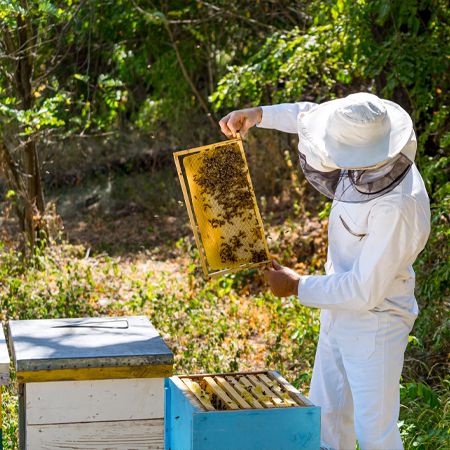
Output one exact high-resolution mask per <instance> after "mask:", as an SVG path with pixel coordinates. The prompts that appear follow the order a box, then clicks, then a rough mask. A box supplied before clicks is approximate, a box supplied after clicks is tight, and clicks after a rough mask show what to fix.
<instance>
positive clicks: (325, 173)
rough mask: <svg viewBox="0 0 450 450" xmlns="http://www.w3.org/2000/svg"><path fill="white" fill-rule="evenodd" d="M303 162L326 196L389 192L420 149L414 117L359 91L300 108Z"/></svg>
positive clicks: (357, 198) (359, 197) (346, 198)
mask: <svg viewBox="0 0 450 450" xmlns="http://www.w3.org/2000/svg"><path fill="white" fill-rule="evenodd" d="M297 121H298V130H299V131H298V133H299V146H298V148H299V153H300V163H301V166H302V169H303V172H304V173H305V176H306V178H307V180H308V181H309V182H310V183H311V184H312V185H313V186H314V187H315V188H316V189H317V190H318V191H319V192H321V193H322V194H324V195H325V196H327V197H329V198H331V199H333V200H337V201H343V202H349V203H359V202H366V201H369V200H372V199H374V198H377V197H380V196H381V195H384V194H386V193H387V192H390V191H391V190H392V189H394V188H395V187H396V186H397V185H398V184H399V183H401V181H402V180H403V179H404V178H405V176H406V174H407V173H408V171H409V170H410V168H411V166H412V164H413V161H414V157H415V154H416V148H417V143H416V136H415V133H414V129H413V125H412V121H411V118H410V117H409V115H408V114H407V113H406V111H405V110H404V109H403V108H401V107H400V106H398V105H397V104H395V103H393V102H391V101H389V100H382V99H379V98H378V97H377V96H376V95H373V94H367V93H359V94H353V95H349V96H348V97H346V98H344V99H338V100H332V101H330V102H327V103H323V104H321V105H318V106H316V107H314V108H313V109H311V110H310V111H308V112H307V113H301V114H300V115H299V117H298V119H297Z"/></svg>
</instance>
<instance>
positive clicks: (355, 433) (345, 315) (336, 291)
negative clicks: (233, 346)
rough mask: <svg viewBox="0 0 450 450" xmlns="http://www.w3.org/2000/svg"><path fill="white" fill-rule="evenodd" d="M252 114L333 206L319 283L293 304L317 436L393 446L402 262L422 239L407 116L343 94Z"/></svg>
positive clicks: (411, 301)
mask: <svg viewBox="0 0 450 450" xmlns="http://www.w3.org/2000/svg"><path fill="white" fill-rule="evenodd" d="M262 108H263V115H262V121H261V123H260V124H259V126H260V127H262V128H273V129H277V130H280V131H284V132H287V133H298V134H299V139H300V140H299V152H300V160H301V164H302V168H303V170H304V172H305V175H306V178H307V179H308V180H309V181H310V182H311V184H313V185H314V186H315V187H316V188H317V189H318V190H319V191H320V192H322V193H323V194H325V195H327V196H328V197H330V198H333V205H332V210H331V214H330V218H329V228H328V242H329V248H328V258H327V263H326V265H325V270H326V275H323V276H304V277H302V278H301V279H300V281H299V288H298V298H299V301H300V302H301V303H302V304H303V305H305V306H310V307H314V308H321V309H322V312H321V316H320V321H321V330H320V337H319V344H318V349H317V354H316V360H315V364H314V371H313V377H312V381H311V389H310V394H309V397H310V399H311V400H312V401H313V403H315V404H316V405H319V406H321V408H322V438H323V439H324V440H325V441H326V442H328V443H329V444H330V445H332V446H333V447H334V448H336V449H339V450H354V449H355V447H356V439H358V441H359V445H360V448H361V450H400V449H403V445H402V441H401V438H400V433H399V430H398V427H397V420H398V415H399V408H400V399H399V379H400V375H401V372H402V367H403V358H404V352H405V349H406V346H407V343H408V335H409V332H410V331H411V328H412V326H413V324H414V320H415V318H416V317H417V314H418V307H417V303H416V300H415V298H414V284H415V276H414V270H413V269H412V264H413V263H414V261H415V259H416V258H417V256H418V254H419V253H420V252H421V251H422V250H423V248H424V246H425V244H426V241H427V239H428V235H429V231H430V205H429V200H428V195H427V193H426V190H425V186H424V183H423V180H422V178H421V176H420V174H419V172H418V170H417V168H416V166H415V165H414V163H413V161H414V157H415V152H416V139H415V134H414V131H413V126H412V122H411V119H410V118H409V116H408V115H407V113H406V112H405V111H404V110H403V109H402V108H400V107H399V106H398V105H396V104H395V103H392V102H389V101H386V100H381V99H379V98H378V97H376V96H375V95H371V94H362V93H361V94H354V95H351V96H349V97H347V98H346V99H340V100H333V101H331V102H327V103H324V104H322V105H315V104H314V103H307V102H302V103H295V104H281V105H275V106H265V107H262Z"/></svg>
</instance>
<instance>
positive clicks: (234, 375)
mask: <svg viewBox="0 0 450 450" xmlns="http://www.w3.org/2000/svg"><path fill="white" fill-rule="evenodd" d="M259 373H265V374H267V373H268V372H267V370H253V371H249V372H234V373H198V374H196V375H179V376H178V378H180V379H183V378H189V379H193V378H205V377H230V378H231V377H239V376H241V375H242V376H244V377H246V376H247V375H256V374H259Z"/></svg>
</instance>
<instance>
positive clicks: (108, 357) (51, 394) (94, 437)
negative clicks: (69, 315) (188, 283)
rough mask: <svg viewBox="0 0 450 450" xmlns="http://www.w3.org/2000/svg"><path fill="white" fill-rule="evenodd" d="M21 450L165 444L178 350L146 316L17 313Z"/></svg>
mask: <svg viewBox="0 0 450 450" xmlns="http://www.w3.org/2000/svg"><path fill="white" fill-rule="evenodd" d="M9 334H10V345H11V350H12V355H13V358H14V364H15V367H16V374H17V381H18V382H19V437H20V450H41V449H45V450H56V449H62V448H64V449H74V450H75V449H76V450H100V449H102V450H103V449H108V450H119V449H120V450H141V449H145V450H148V449H163V448H164V378H166V377H170V376H171V375H172V367H173V355H172V353H171V351H170V350H169V348H168V347H167V345H166V344H165V343H164V341H163V340H162V338H161V337H160V336H159V334H158V332H157V331H156V330H155V328H154V327H153V325H152V324H151V323H150V321H149V320H148V318H146V317H118V318H106V319H103V318H88V319H60V320H29V321H11V322H10V323H9Z"/></svg>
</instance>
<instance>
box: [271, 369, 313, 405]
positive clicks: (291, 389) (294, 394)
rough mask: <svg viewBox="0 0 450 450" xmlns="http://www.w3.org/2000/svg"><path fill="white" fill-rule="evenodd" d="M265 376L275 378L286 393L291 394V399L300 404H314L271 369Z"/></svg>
mask: <svg viewBox="0 0 450 450" xmlns="http://www.w3.org/2000/svg"><path fill="white" fill-rule="evenodd" d="M267 376H268V377H269V378H270V379H271V380H276V382H277V383H278V384H280V385H282V386H283V388H284V389H286V391H287V393H288V394H289V395H290V396H291V398H292V400H294V401H295V402H296V403H298V404H299V405H300V406H314V404H313V403H312V402H311V401H309V400H308V399H307V398H306V397H305V396H304V395H303V394H302V393H301V392H300V391H299V390H298V389H295V387H294V386H292V385H291V384H289V383H288V382H287V381H286V380H285V379H284V378H283V377H282V376H281V375H279V374H278V372H276V371H274V370H271V371H269V372H267Z"/></svg>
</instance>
